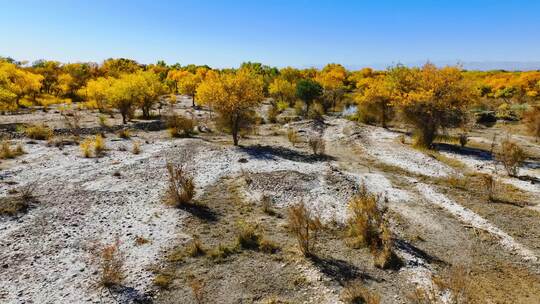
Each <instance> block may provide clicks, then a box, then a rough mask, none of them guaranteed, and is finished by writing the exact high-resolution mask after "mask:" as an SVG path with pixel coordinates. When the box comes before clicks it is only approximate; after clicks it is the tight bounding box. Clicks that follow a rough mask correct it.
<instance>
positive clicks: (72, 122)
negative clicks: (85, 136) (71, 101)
mask: <svg viewBox="0 0 540 304" xmlns="http://www.w3.org/2000/svg"><path fill="white" fill-rule="evenodd" d="M61 115H62V117H63V118H64V124H65V125H66V127H67V128H68V129H69V131H70V132H71V134H73V135H75V136H76V137H78V136H79V133H80V129H81V123H80V122H81V114H80V112H79V111H77V110H70V111H62V112H61Z"/></svg>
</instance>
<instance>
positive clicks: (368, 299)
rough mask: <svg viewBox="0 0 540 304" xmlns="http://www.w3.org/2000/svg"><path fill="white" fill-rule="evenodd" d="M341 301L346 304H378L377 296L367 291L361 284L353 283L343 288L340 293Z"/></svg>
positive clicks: (378, 298) (379, 300)
mask: <svg viewBox="0 0 540 304" xmlns="http://www.w3.org/2000/svg"><path fill="white" fill-rule="evenodd" d="M341 300H342V301H343V302H344V303H346V304H379V303H380V302H381V298H380V296H379V295H377V294H375V293H373V292H371V291H369V289H367V288H366V287H364V286H363V285H362V283H361V282H358V281H356V282H353V283H350V284H348V285H346V286H345V288H344V289H343V291H342V292H341Z"/></svg>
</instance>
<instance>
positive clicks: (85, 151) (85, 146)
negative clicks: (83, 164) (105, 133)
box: [79, 138, 92, 158]
mask: <svg viewBox="0 0 540 304" xmlns="http://www.w3.org/2000/svg"><path fill="white" fill-rule="evenodd" d="M79 147H80V148H81V152H82V155H83V156H84V157H86V158H89V157H92V140H91V139H90V138H87V139H85V140H83V141H82V142H81V144H80V145H79Z"/></svg>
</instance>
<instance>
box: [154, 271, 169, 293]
mask: <svg viewBox="0 0 540 304" xmlns="http://www.w3.org/2000/svg"><path fill="white" fill-rule="evenodd" d="M172 280H173V276H172V275H169V274H165V273H159V274H157V275H156V276H155V277H154V285H155V286H157V287H159V288H161V289H167V288H169V286H170V285H171V283H172Z"/></svg>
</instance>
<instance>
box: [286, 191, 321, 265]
mask: <svg viewBox="0 0 540 304" xmlns="http://www.w3.org/2000/svg"><path fill="white" fill-rule="evenodd" d="M287 226H288V228H289V230H290V232H292V233H293V234H294V236H295V237H296V240H297V241H298V245H299V247H300V251H301V252H302V253H303V254H304V255H305V256H310V255H311V254H312V253H313V250H314V249H315V244H316V240H317V234H318V232H319V231H320V230H321V228H322V224H321V221H320V219H319V218H318V217H316V216H314V215H312V214H311V212H310V211H309V210H308V209H307V208H306V206H305V204H304V202H303V201H300V202H299V203H298V204H296V205H293V206H291V207H289V209H288V217H287Z"/></svg>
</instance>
